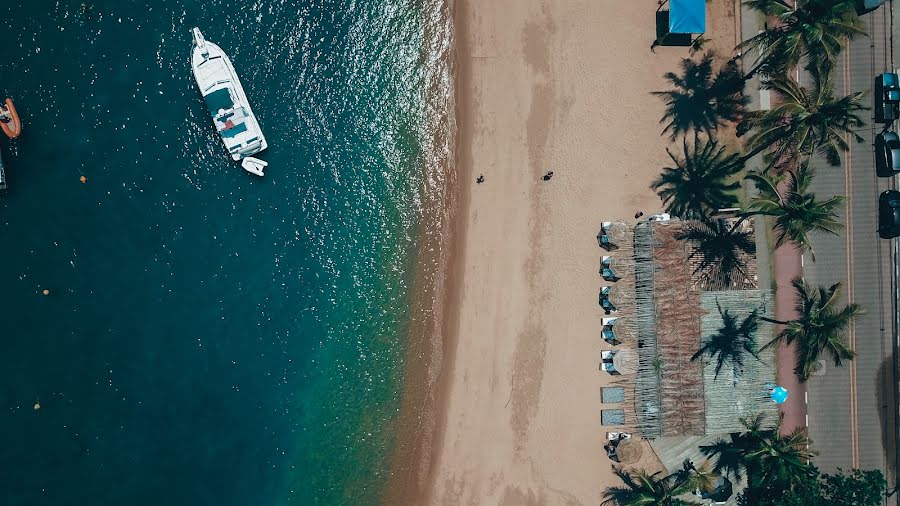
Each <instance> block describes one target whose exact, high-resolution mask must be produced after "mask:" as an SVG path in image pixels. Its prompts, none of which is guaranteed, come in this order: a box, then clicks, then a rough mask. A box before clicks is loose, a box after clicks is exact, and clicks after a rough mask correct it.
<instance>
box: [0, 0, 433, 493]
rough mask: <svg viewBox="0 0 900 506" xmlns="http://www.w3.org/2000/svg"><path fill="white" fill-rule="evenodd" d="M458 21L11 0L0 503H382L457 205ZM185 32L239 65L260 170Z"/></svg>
mask: <svg viewBox="0 0 900 506" xmlns="http://www.w3.org/2000/svg"><path fill="white" fill-rule="evenodd" d="M445 9H446V7H445V6H444V5H443V2H441V1H439V0H365V1H351V0H295V1H291V0H266V1H263V0H258V1H255V2H254V1H243V0H241V1H238V0H229V1H223V0H209V1H206V2H199V1H197V2H195V1H187V0H173V1H162V0H160V1H154V2H136V1H124V0H106V1H85V2H79V1H66V0H60V1H58V2H49V1H47V0H33V1H25V0H12V1H7V2H3V3H2V4H0V30H2V32H0V33H3V38H2V40H3V48H2V51H0V93H2V94H4V97H0V98H5V96H10V97H12V98H13V100H14V101H15V103H16V105H17V108H18V110H19V113H20V115H21V116H22V119H23V122H24V133H23V135H22V137H21V138H20V139H17V140H15V141H11V142H7V140H6V139H5V138H2V139H0V152H2V156H3V159H4V161H5V164H6V169H7V175H8V178H9V184H10V189H9V191H8V192H7V193H6V194H2V195H0V336H2V338H0V435H2V436H0V438H2V439H0V476H2V478H0V504H3V505H29V506H30V505H44V504H46V505H69V504H72V505H88V504H90V505H125V504H128V505H144V504H146V505H151V504H152V505H162V504H165V505H200V504H216V505H269V504H272V505H280V504H371V503H373V502H376V501H377V499H378V497H379V495H380V493H381V492H382V485H383V483H384V481H385V474H386V471H387V466H388V460H387V457H388V455H389V453H390V450H391V447H392V444H393V442H394V441H393V434H394V432H393V430H392V426H391V424H392V422H393V421H394V420H395V416H396V413H397V409H398V405H399V393H400V391H401V387H402V381H403V379H404V377H403V367H402V366H403V361H404V358H405V353H406V350H407V346H409V345H410V343H409V339H408V337H407V332H406V331H407V329H408V327H409V323H410V321H411V318H412V317H413V316H412V315H411V313H410V293H409V291H410V286H411V283H412V280H413V274H414V272H415V269H416V266H417V251H418V248H419V247H421V246H422V242H421V237H422V231H423V230H427V229H429V227H433V226H434V223H433V222H432V221H431V220H433V218H431V217H432V216H434V215H435V214H437V209H439V208H440V207H441V206H442V202H441V198H442V197H441V195H442V188H443V185H444V174H443V173H444V169H443V168H442V162H441V161H442V160H445V158H446V156H447V152H448V147H447V140H446V139H447V137H446V135H444V134H445V133H446V130H447V128H448V123H447V121H446V113H448V112H449V111H447V107H448V105H447V104H448V102H447V97H448V96H449V90H450V88H449V86H450V84H449V78H448V73H447V72H448V71H447V64H446V59H447V55H448V52H449V32H450V20H449V19H448V18H447V15H446V12H445V11H444V10H445ZM192 26H199V27H201V29H202V30H203V32H204V34H205V35H206V38H207V39H208V40H211V41H213V42H216V43H217V44H219V45H220V46H222V48H223V49H224V50H225V51H226V52H227V53H228V54H229V55H230V56H231V58H232V60H233V62H234V64H235V67H236V68H237V71H238V73H239V75H240V76H241V77H242V80H243V84H244V88H245V90H246V91H247V94H248V97H249V99H250V102H251V104H252V106H253V109H254V112H255V113H256V114H257V116H258V118H259V120H260V124H261V125H262V128H263V131H264V132H265V134H266V137H267V139H268V142H269V146H270V147H269V149H268V151H266V152H264V153H263V154H262V155H261V156H260V157H261V158H263V159H265V160H267V161H268V162H270V166H269V167H268V169H267V175H266V177H265V178H263V179H257V178H255V177H254V176H251V175H248V174H246V173H244V172H243V171H242V170H241V169H240V168H239V167H238V166H237V165H236V164H235V163H234V162H232V161H231V160H230V159H229V158H228V157H227V156H226V154H225V151H224V147H223V146H222V144H221V142H220V141H219V139H218V137H217V136H216V134H215V131H214V128H213V126H212V123H211V120H210V118H209V117H208V116H207V113H206V111H205V108H204V105H203V103H202V101H201V99H200V96H199V94H198V91H197V89H196V86H195V83H194V81H193V78H192V75H191V71H190V67H189V64H188V61H189V55H190V44H191V37H190V28H191V27H192ZM81 176H85V177H86V178H87V179H86V182H85V183H81V182H80V180H79V178H80V177H81ZM44 289H48V290H50V295H49V296H44V295H42V293H41V292H42V290H44ZM38 402H39V403H40V406H41V407H40V410H37V411H36V410H35V409H34V408H33V405H34V404H35V403H38Z"/></svg>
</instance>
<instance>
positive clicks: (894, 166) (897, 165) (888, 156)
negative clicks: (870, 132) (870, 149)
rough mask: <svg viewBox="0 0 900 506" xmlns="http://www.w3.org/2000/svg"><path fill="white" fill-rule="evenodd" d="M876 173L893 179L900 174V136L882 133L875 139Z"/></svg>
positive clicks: (893, 133)
mask: <svg viewBox="0 0 900 506" xmlns="http://www.w3.org/2000/svg"><path fill="white" fill-rule="evenodd" d="M875 173H876V174H878V175H879V176H880V177H891V176H893V175H894V174H897V173H900V136H898V135H897V134H896V133H895V132H881V133H880V134H878V135H877V136H876V137H875Z"/></svg>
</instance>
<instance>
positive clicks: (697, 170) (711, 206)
mask: <svg viewBox="0 0 900 506" xmlns="http://www.w3.org/2000/svg"><path fill="white" fill-rule="evenodd" d="M666 151H667V152H668V153H669V157H670V158H672V161H673V162H675V166H674V167H665V168H664V169H663V172H662V174H660V175H659V177H658V178H656V180H655V181H653V183H651V184H650V188H652V189H654V190H656V193H657V195H659V196H660V198H661V199H662V201H663V204H665V206H666V211H667V212H668V213H671V214H673V215H675V216H679V217H681V218H685V219H689V218H705V217H707V216H709V214H710V213H711V212H714V211H716V210H718V209H722V208H726V207H732V206H734V205H736V204H737V197H735V195H734V192H735V191H737V190H738V189H739V188H740V187H741V185H740V183H739V182H737V181H732V182H730V183H729V182H728V179H729V178H731V177H732V176H734V175H735V174H737V173H739V172H740V171H741V170H743V168H744V162H743V161H742V160H741V157H740V156H739V155H737V154H736V153H727V154H726V153H725V147H724V146H720V145H719V143H718V141H716V140H715V139H706V140H704V141H702V142H701V140H700V137H699V136H696V135H695V136H694V144H693V147H690V146H688V142H687V139H685V140H684V158H681V157H678V156H676V155H675V154H674V153H672V151H670V150H668V149H666Z"/></svg>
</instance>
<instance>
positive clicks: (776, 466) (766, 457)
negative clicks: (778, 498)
mask: <svg viewBox="0 0 900 506" xmlns="http://www.w3.org/2000/svg"><path fill="white" fill-rule="evenodd" d="M755 441H757V442H758V444H757V445H756V446H754V447H752V448H748V449H747V450H748V451H747V452H746V453H745V458H746V459H747V461H748V469H749V471H748V473H747V474H748V476H749V480H750V485H751V487H752V488H757V489H765V488H766V487H770V486H771V487H775V488H777V489H780V490H791V489H792V488H793V487H794V485H797V484H799V483H801V482H803V478H805V477H808V476H810V475H812V474H813V473H814V472H815V471H814V468H813V467H812V466H811V465H810V464H809V461H810V460H812V458H813V457H814V456H815V452H813V451H812V450H810V449H809V438H808V437H807V435H806V428H805V427H800V428H798V429H796V430H795V431H794V432H792V433H790V434H788V435H786V436H781V435H778V434H777V431H772V433H769V434H767V435H766V436H765V437H760V438H757V439H755Z"/></svg>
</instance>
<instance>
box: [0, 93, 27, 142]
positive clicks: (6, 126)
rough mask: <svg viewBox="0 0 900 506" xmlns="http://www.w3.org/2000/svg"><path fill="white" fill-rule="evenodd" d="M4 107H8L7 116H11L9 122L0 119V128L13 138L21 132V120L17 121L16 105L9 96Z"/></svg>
mask: <svg viewBox="0 0 900 506" xmlns="http://www.w3.org/2000/svg"><path fill="white" fill-rule="evenodd" d="M6 108H7V109H9V116H10V117H11V118H12V120H11V121H10V122H8V123H7V122H4V121H0V128H2V129H3V133H5V134H6V136H7V137H9V138H10V139H15V138H16V137H18V136H19V134H21V133H22V122H21V121H19V113H17V112H16V106H15V105H13V101H12V99H10V98H7V99H6Z"/></svg>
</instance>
